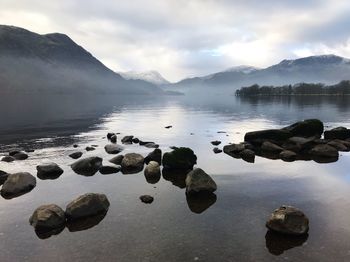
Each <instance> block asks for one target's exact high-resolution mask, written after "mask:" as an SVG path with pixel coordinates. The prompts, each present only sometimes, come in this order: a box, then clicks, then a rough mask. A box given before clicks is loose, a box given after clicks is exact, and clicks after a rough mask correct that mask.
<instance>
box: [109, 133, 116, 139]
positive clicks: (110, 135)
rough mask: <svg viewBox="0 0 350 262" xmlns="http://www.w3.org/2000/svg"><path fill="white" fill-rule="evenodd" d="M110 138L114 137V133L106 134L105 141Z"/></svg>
mask: <svg viewBox="0 0 350 262" xmlns="http://www.w3.org/2000/svg"><path fill="white" fill-rule="evenodd" d="M112 136H115V133H107V139H111V137H112Z"/></svg>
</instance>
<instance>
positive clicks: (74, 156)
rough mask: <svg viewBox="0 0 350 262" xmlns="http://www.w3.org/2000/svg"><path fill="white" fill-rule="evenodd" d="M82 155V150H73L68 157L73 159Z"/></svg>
mask: <svg viewBox="0 0 350 262" xmlns="http://www.w3.org/2000/svg"><path fill="white" fill-rule="evenodd" d="M82 155H83V153H82V152H74V153H71V154H70V155H69V157H70V158H73V159H78V158H80V157H81V156H82Z"/></svg>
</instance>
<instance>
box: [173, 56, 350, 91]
mask: <svg viewBox="0 0 350 262" xmlns="http://www.w3.org/2000/svg"><path fill="white" fill-rule="evenodd" d="M349 79H350V60H349V59H346V58H343V57H340V56H335V55H321V56H310V57H304V58H299V59H295V60H283V61H281V62H280V63H278V64H276V65H272V66H270V67H267V68H263V69H259V68H254V67H247V66H239V67H233V68H231V69H228V70H225V71H222V72H218V73H215V74H211V75H208V76H204V77H194V78H187V79H184V80H181V81H180V82H177V83H175V84H173V85H172V86H168V87H167V88H168V89H170V88H171V89H175V90H180V91H186V90H187V91H189V90H203V89H208V90H211V91H215V92H219V91H223V92H225V91H228V92H232V91H233V90H235V89H239V88H240V87H242V86H247V85H253V84H259V85H285V84H296V83H301V82H308V83H325V84H335V83H338V82H340V81H341V80H349Z"/></svg>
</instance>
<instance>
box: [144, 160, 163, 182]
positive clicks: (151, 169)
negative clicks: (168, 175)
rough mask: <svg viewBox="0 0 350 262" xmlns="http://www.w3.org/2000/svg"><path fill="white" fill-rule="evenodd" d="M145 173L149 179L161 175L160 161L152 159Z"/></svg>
mask: <svg viewBox="0 0 350 262" xmlns="http://www.w3.org/2000/svg"><path fill="white" fill-rule="evenodd" d="M144 173H145V177H146V180H147V181H148V180H152V177H155V178H158V177H160V166H159V164H158V162H155V161H150V162H149V163H148V164H147V166H146V168H145V172H144ZM147 178H148V179H147Z"/></svg>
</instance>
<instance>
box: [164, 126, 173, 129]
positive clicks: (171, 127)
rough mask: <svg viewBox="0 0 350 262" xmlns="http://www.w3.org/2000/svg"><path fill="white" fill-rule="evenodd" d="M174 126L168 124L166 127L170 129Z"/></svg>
mask: <svg viewBox="0 0 350 262" xmlns="http://www.w3.org/2000/svg"><path fill="white" fill-rule="evenodd" d="M172 127H173V126H166V127H165V128H167V129H169V128H172Z"/></svg>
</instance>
